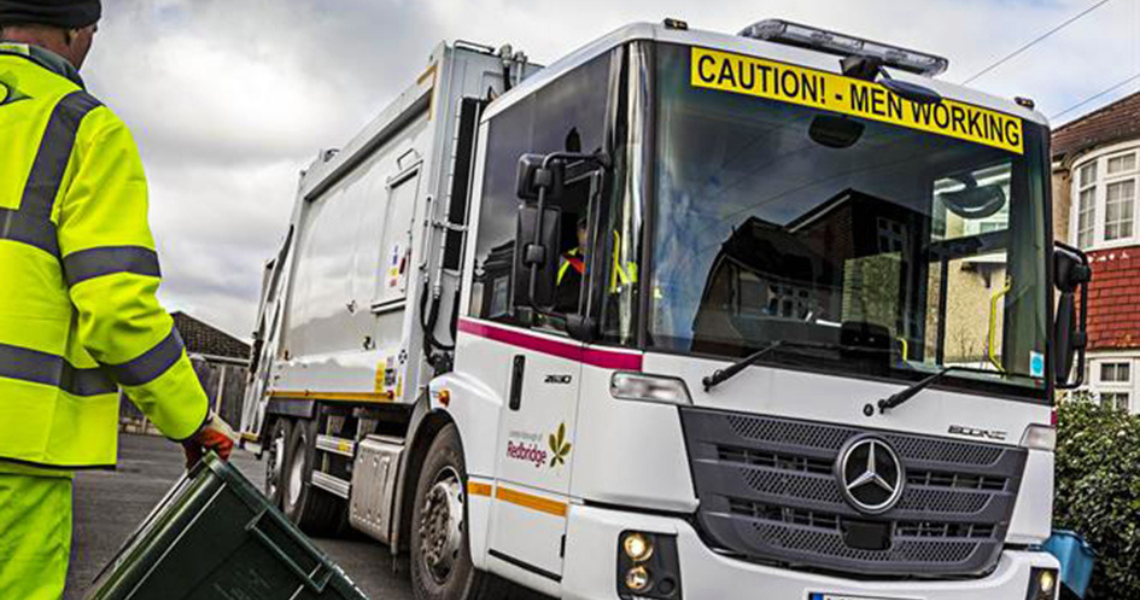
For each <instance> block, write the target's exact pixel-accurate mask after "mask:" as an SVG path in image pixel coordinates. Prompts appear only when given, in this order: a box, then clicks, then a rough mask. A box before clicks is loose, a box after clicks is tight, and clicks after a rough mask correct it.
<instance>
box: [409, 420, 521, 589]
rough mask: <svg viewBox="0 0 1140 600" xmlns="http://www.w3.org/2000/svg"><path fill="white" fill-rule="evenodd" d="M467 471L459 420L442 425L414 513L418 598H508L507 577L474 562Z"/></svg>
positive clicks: (413, 558) (430, 452) (414, 580)
mask: <svg viewBox="0 0 1140 600" xmlns="http://www.w3.org/2000/svg"><path fill="white" fill-rule="evenodd" d="M466 484H467V470H466V467H465V465H464V463H463V448H462V447H461V445H460V442H459V432H458V431H457V430H456V429H455V425H448V426H446V427H444V428H443V429H442V430H440V432H439V434H438V435H437V436H436V438H435V440H433V441H432V443H431V447H429V448H428V453H427V458H425V459H424V464H423V467H422V470H421V471H420V477H419V483H418V484H417V485H416V499H415V510H414V512H413V514H412V548H411V550H412V551H411V557H410V558H411V563H412V564H411V567H412V589H413V590H414V592H415V595H416V599H417V600H480V599H483V598H487V599H490V598H495V599H500V598H505V597H506V596H505V595H504V594H503V593H502V592H503V588H502V585H503V582H502V581H501V580H499V579H498V578H497V577H494V576H493V575H490V574H489V573H483V572H481V571H479V570H477V569H476V568H475V565H473V564H472V563H471V541H470V537H469V535H468V528H467V488H466Z"/></svg>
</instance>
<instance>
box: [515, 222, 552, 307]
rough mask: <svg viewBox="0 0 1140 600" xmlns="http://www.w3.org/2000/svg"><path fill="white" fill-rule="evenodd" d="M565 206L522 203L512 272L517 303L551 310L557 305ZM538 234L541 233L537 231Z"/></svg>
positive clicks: (516, 227) (517, 225)
mask: <svg viewBox="0 0 1140 600" xmlns="http://www.w3.org/2000/svg"><path fill="white" fill-rule="evenodd" d="M561 232H562V209H560V208H558V207H556V206H545V207H543V208H541V209H540V208H539V207H538V206H537V205H534V204H526V203H523V204H520V205H519V214H518V221H517V223H516V225H515V243H516V244H517V248H518V250H517V251H516V252H515V261H514V266H513V269H512V274H511V282H512V283H511V286H512V288H513V289H514V293H513V298H514V302H513V305H514V306H521V307H529V308H535V309H538V310H540V311H541V310H548V309H550V308H552V307H553V306H554V303H555V294H556V291H557V277H558V259H559V254H558V250H559V248H561ZM536 234H538V235H536Z"/></svg>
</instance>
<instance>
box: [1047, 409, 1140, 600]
mask: <svg viewBox="0 0 1140 600" xmlns="http://www.w3.org/2000/svg"><path fill="white" fill-rule="evenodd" d="M1058 417H1059V422H1058V430H1057V491H1056V501H1055V504H1054V513H1053V517H1054V518H1053V528H1054V529H1070V530H1073V531H1076V532H1077V533H1079V534H1081V535H1082V536H1084V537H1085V539H1087V540H1088V541H1089V543H1090V544H1091V545H1092V547H1093V549H1095V550H1096V552H1097V565H1096V570H1095V572H1094V573H1093V580H1092V588H1091V591H1090V594H1089V595H1088V596H1087V597H1088V598H1095V599H1097V600H1110V599H1111V600H1117V599H1120V600H1124V599H1134V598H1140V416H1130V415H1128V414H1127V413H1124V412H1121V411H1118V410H1114V409H1110V408H1101V407H1100V406H1099V405H1098V404H1096V403H1094V402H1092V401H1090V400H1089V397H1088V396H1087V395H1080V396H1078V397H1075V398H1074V399H1073V400H1070V401H1068V402H1063V403H1061V405H1060V407H1059V415H1058Z"/></svg>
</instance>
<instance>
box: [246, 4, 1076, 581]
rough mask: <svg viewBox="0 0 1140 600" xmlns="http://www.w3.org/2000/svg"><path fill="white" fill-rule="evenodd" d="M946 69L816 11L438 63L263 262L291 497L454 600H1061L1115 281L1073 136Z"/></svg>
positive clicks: (337, 165) (253, 400)
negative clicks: (1084, 214) (1065, 515)
mask: <svg viewBox="0 0 1140 600" xmlns="http://www.w3.org/2000/svg"><path fill="white" fill-rule="evenodd" d="M945 68H946V61H945V60H944V59H941V58H938V57H934V56H930V55H926V54H923V53H919V52H915V51H911V50H907V49H903V48H897V47H892V46H888V45H884V44H878V43H875V42H870V41H867V40H861V39H858V38H853V37H850V36H845V35H842V34H838V33H834V32H826V31H822V30H818V29H813V28H810V27H806V26H801V25H797V24H793V23H787V22H783V21H765V22H761V23H757V24H756V25H753V26H750V27H748V28H746V29H745V30H744V31H743V32H741V33H740V34H737V35H725V34H719V33H711V32H702V31H693V30H689V29H688V27H687V25H685V24H684V23H682V22H679V21H666V22H665V23H664V24H662V25H650V24H636V25H631V26H628V27H625V28H623V29H620V30H618V31H615V32H614V33H612V34H610V35H608V36H606V37H604V38H602V39H600V40H597V41H595V42H593V43H591V44H589V45H588V46H585V47H584V48H582V49H580V50H578V51H576V52H574V53H572V54H570V55H569V56H567V57H566V58H564V59H562V60H560V61H558V62H556V63H554V64H553V65H551V66H550V67H548V68H540V67H538V66H536V65H532V64H530V63H529V62H528V61H527V59H526V57H525V55H522V54H521V53H518V52H514V51H513V50H512V49H510V48H509V47H504V48H503V49H501V50H498V51H496V50H494V49H492V48H488V47H482V46H478V45H475V44H469V43H464V42H457V43H455V44H453V45H442V46H440V47H439V48H438V49H437V50H436V52H435V53H433V55H432V57H431V59H430V61H429V64H428V66H427V68H426V70H425V71H424V72H423V74H422V75H421V76H420V77H419V78H418V79H417V81H416V83H415V84H414V85H413V86H412V87H411V88H409V90H408V91H406V92H405V93H404V94H403V95H401V96H400V98H398V99H397V100H396V101H395V102H394V103H393V104H392V105H391V106H390V107H389V108H388V109H387V110H386V111H385V112H384V113H383V114H382V115H381V116H380V117H379V118H378V119H377V120H376V121H375V122H374V123H373V124H372V125H371V126H369V127H368V128H367V129H366V130H365V131H364V132H363V133H362V134H361V135H360V136H358V137H357V138H356V139H354V140H353V141H352V142H350V143H349V144H348V145H347V146H346V147H345V148H344V149H342V150H340V151H339V152H335V151H327V152H322V154H321V156H320V157H319V159H318V160H317V161H316V162H315V163H314V165H313V166H312V167H311V168H310V169H308V170H307V171H306V172H305V174H304V175H303V177H302V180H301V185H300V191H299V195H298V201H297V205H296V209H295V211H294V216H293V220H292V225H291V228H290V231H289V234H288V235H287V236H286V241H285V244H284V245H283V247H282V250H281V252H280V253H279V255H278V256H277V257H276V258H275V259H273V260H272V261H270V263H269V265H268V267H267V271H266V276H265V284H264V292H263V298H262V306H261V311H260V315H259V323H258V336H257V352H256V354H257V359H256V360H257V363H256V365H255V368H254V369H253V371H254V373H253V376H252V377H251V382H250V386H249V388H248V395H247V402H246V407H247V414H246V415H245V418H244V422H243V424H242V425H243V432H244V433H243V436H244V438H245V440H246V443H247V445H248V446H250V447H252V448H254V449H256V450H258V451H261V452H262V453H263V455H264V458H265V460H266V465H267V475H268V476H267V493H268V494H269V495H270V496H271V497H272V498H273V499H274V500H275V501H276V502H279V503H280V505H281V506H282V507H283V508H284V510H285V511H286V513H287V514H289V516H290V517H291V518H293V519H294V520H295V521H296V522H298V523H299V524H301V525H302V527H303V528H305V529H306V530H308V531H310V532H313V533H320V532H327V531H332V530H335V529H336V528H338V527H340V526H342V525H343V524H345V523H347V524H348V525H350V526H352V527H354V528H356V529H359V530H361V531H364V532H366V533H367V534H369V535H371V536H372V537H374V538H376V539H377V540H379V541H381V542H384V543H387V544H389V545H390V547H391V548H392V551H393V552H403V551H409V552H410V553H411V566H412V568H411V571H412V580H413V586H414V589H415V591H416V594H417V596H418V597H419V598H421V599H424V600H427V599H456V600H458V599H468V598H484V597H498V596H496V595H495V594H496V589H497V586H500V585H502V584H504V582H513V583H514V584H517V585H521V586H523V587H525V588H529V589H531V590H535V591H537V592H541V593H544V594H547V595H550V596H554V597H560V598H581V599H586V598H589V599H600V598H622V599H633V598H655V599H677V600H680V599H682V598H689V599H706V598H723V599H733V598H741V599H743V598H756V597H764V598H772V599H788V600H792V599H794V600H845V599H854V598H859V599H863V600H904V599H905V600H943V599H951V598H954V599H958V598H987V599H988V598H992V599H1007V598H1008V599H1017V600H1022V599H1024V598H1030V599H1032V600H1044V599H1047V598H1048V599H1051V598H1055V597H1056V594H1057V585H1056V568H1057V563H1056V561H1055V559H1053V558H1052V557H1051V556H1050V555H1048V554H1046V553H1044V552H1041V551H1038V550H1037V549H1036V546H1037V545H1038V544H1040V543H1041V542H1043V541H1044V540H1045V539H1046V538H1047V537H1048V536H1049V535H1050V513H1051V509H1052V494H1053V444H1054V439H1055V434H1054V430H1053V422H1052V415H1053V399H1054V393H1055V390H1056V389H1057V388H1059V387H1065V386H1071V385H1074V384H1077V383H1079V379H1080V374H1079V373H1078V374H1077V375H1076V381H1073V380H1071V378H1070V371H1071V366H1072V364H1073V363H1074V357H1075V356H1077V355H1079V354H1080V353H1081V352H1083V349H1082V346H1083V344H1082V342H1083V315H1079V314H1077V311H1076V310H1075V306H1077V303H1076V296H1077V295H1079V294H1080V293H1081V292H1082V291H1083V290H1084V289H1086V286H1085V285H1084V284H1085V283H1086V282H1087V279H1088V269H1087V260H1086V259H1085V258H1084V257H1083V255H1081V254H1080V253H1079V252H1078V251H1075V250H1074V249H1071V248H1068V247H1063V246H1059V245H1058V246H1055V245H1054V242H1053V239H1052V232H1053V228H1052V224H1051V212H1052V208H1051V198H1050V196H1049V193H1050V185H1049V179H1048V178H1049V176H1050V171H1049V153H1048V141H1049V128H1048V125H1047V123H1046V122H1045V119H1044V118H1043V117H1042V116H1041V115H1040V114H1039V113H1038V112H1036V111H1034V110H1033V109H1032V106H1031V103H1029V102H1027V101H1018V102H1013V101H1007V100H1002V99H998V98H994V97H991V96H987V95H985V94H981V93H979V92H976V91H972V90H969V89H966V88H962V87H959V86H955V85H951V84H948V83H945V82H941V81H939V80H937V79H935V78H934V75H937V74H938V73H939V72H941V71H943V70H945ZM1085 304H1086V303H1081V304H1080V305H1082V306H1083V305H1085ZM1078 364H1079V363H1078Z"/></svg>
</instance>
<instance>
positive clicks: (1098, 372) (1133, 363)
mask: <svg viewBox="0 0 1140 600" xmlns="http://www.w3.org/2000/svg"><path fill="white" fill-rule="evenodd" d="M1114 364H1124V365H1128V367H1127V368H1128V379H1127V380H1126V381H1119V380H1113V381H1105V379H1104V366H1105V365H1114ZM1086 366H1087V370H1086V371H1085V373H1086V375H1087V380H1086V381H1087V382H1088V383H1087V389H1088V391H1089V392H1091V393H1092V394H1093V396H1095V397H1096V400H1097V402H1102V401H1103V394H1126V395H1127V397H1128V406H1127V410H1128V412H1130V413H1132V414H1137V413H1140V374H1138V373H1137V371H1136V369H1137V368H1138V367H1140V352H1137V351H1132V352H1105V353H1096V354H1095V355H1090V356H1089V357H1088V365H1086Z"/></svg>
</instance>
